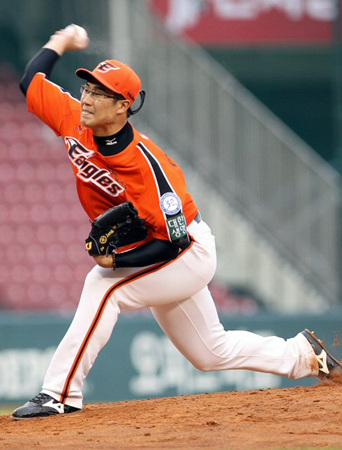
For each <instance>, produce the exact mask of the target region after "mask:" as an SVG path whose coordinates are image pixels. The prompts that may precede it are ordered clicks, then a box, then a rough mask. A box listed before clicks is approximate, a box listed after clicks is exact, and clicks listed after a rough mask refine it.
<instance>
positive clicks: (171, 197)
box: [160, 192, 182, 214]
mask: <svg viewBox="0 0 342 450" xmlns="http://www.w3.org/2000/svg"><path fill="white" fill-rule="evenodd" d="M160 207H161V209H162V210H163V211H164V212H165V213H166V214H177V213H178V212H179V211H180V210H181V208H182V202H181V200H180V198H179V197H178V195H176V194H175V193H174V192H167V193H166V194H164V195H163V196H162V198H161V199H160Z"/></svg>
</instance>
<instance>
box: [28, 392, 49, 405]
mask: <svg viewBox="0 0 342 450" xmlns="http://www.w3.org/2000/svg"><path fill="white" fill-rule="evenodd" d="M50 398H51V397H50V395H48V394H43V393H42V392H39V394H38V395H36V396H35V397H33V398H32V399H31V400H30V402H32V403H37V404H38V405H41V404H42V403H43V402H44V401H45V400H49V399H50Z"/></svg>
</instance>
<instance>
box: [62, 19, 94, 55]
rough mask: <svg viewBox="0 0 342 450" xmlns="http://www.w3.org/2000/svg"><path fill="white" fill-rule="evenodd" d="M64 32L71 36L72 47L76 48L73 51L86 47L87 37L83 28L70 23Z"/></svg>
mask: <svg viewBox="0 0 342 450" xmlns="http://www.w3.org/2000/svg"><path fill="white" fill-rule="evenodd" d="M65 31H67V32H68V33H70V35H71V36H72V38H73V45H74V46H75V47H76V48H75V49H78V50H82V49H84V48H86V47H87V46H88V44H89V37H88V33H87V31H86V30H85V29H84V28H82V27H80V26H79V25H76V24H74V23H72V24H71V25H68V26H67V27H66V28H65Z"/></svg>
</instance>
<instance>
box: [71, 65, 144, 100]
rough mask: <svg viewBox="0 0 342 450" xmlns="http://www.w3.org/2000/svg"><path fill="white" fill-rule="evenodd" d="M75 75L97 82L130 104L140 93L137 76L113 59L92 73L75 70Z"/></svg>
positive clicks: (130, 69) (139, 82) (139, 83)
mask: <svg viewBox="0 0 342 450" xmlns="http://www.w3.org/2000/svg"><path fill="white" fill-rule="evenodd" d="M76 75H77V76H78V77H80V78H82V79H84V80H87V81H90V82H91V81H92V80H93V79H95V80H97V81H99V82H100V83H101V84H103V86H106V87H107V88H108V89H110V90H111V91H113V92H116V93H117V94H121V95H123V96H124V97H125V99H127V100H129V102H130V103H131V104H133V103H134V101H135V99H136V98H137V97H138V95H139V93H140V88H141V81H140V78H139V77H138V75H137V74H136V73H135V72H134V70H133V69H132V68H131V67H129V66H128V65H127V64H124V63H122V62H120V61H116V60H115V59H107V60H106V61H103V62H100V64H98V65H97V66H96V67H95V69H94V70H93V71H90V70H88V69H77V70H76Z"/></svg>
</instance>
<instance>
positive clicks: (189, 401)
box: [0, 383, 342, 449]
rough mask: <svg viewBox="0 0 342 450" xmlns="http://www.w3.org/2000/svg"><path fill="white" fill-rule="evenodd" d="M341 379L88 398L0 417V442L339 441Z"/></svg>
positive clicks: (77, 445)
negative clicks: (40, 412)
mask: <svg viewBox="0 0 342 450" xmlns="http://www.w3.org/2000/svg"><path fill="white" fill-rule="evenodd" d="M341 405H342V385H341V384H336V383H334V384H333V383H330V384H326V383H324V384H318V385H317V386H313V387H296V388H290V389H265V390H254V391H244V392H241V391H239V392H225V393H214V394H202V395H193V396H183V397H182V396H181V397H170V398H163V399H148V400H138V401H126V402H118V403H100V404H96V405H86V406H85V408H84V410H83V411H82V412H81V413H75V414H70V415H65V416H58V417H50V418H46V419H31V420H21V421H15V420H13V419H12V418H11V416H9V415H7V416H1V417H0V430H1V435H0V448H21V449H22V448H25V449H30V448H44V449H45V448H46V449H56V448H69V449H70V448H73V449H87V448H99V449H108V448H115V449H124V448H147V449H149V448H186V449H195V448H201V447H202V448H203V447H204V448H205V447H207V448H214V449H228V448H232V449H258V448H259V449H261V448H262V449H265V448H277V449H279V448H296V447H316V448H317V447H325V448H326V447H332V448H342V426H341V424H342V408H341Z"/></svg>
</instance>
